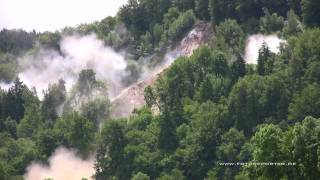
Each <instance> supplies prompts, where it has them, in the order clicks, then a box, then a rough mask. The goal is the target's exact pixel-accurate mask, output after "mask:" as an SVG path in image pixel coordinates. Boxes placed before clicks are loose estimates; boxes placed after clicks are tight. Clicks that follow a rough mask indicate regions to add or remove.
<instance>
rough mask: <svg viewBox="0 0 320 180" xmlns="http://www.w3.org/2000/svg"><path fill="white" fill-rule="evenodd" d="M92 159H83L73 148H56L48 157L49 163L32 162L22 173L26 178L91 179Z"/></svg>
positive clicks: (34, 179) (41, 179) (33, 179)
mask: <svg viewBox="0 0 320 180" xmlns="http://www.w3.org/2000/svg"><path fill="white" fill-rule="evenodd" d="M93 174H94V159H93V158H90V159H89V160H83V159H81V158H79V157H77V156H76V154H75V152H74V151H73V150H69V149H66V148H63V147H60V148H58V149H57V150H56V151H55V152H54V154H53V155H52V156H51V157H50V159H49V165H44V164H41V163H35V162H34V163H32V164H31V165H29V167H28V168H27V172H26V174H25V175H24V178H25V179H26V180H44V179H48V178H50V179H54V180H81V179H82V178H86V179H92V178H91V177H92V175H93Z"/></svg>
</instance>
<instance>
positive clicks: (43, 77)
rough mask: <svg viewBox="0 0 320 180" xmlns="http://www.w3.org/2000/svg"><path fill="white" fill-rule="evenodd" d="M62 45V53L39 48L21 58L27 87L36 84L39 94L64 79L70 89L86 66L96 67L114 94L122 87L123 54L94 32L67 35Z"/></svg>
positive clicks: (110, 94)
mask: <svg viewBox="0 0 320 180" xmlns="http://www.w3.org/2000/svg"><path fill="white" fill-rule="evenodd" d="M60 46H61V53H59V52H57V51H54V50H47V49H40V50H39V52H37V53H33V54H31V55H30V54H29V55H26V56H24V57H23V58H21V59H20V60H19V63H20V66H22V69H23V71H22V72H21V73H20V74H19V77H20V79H21V80H22V81H23V82H24V83H25V84H27V86H28V87H35V88H36V89H37V92H38V95H39V96H40V97H41V95H42V90H45V89H47V88H48V85H49V84H52V83H56V82H57V81H58V80H59V79H61V78H62V79H64V80H65V81H66V88H67V90H70V88H71V87H72V85H73V84H75V82H76V81H77V79H78V75H79V73H80V71H81V70H83V69H93V70H94V72H95V73H96V77H97V79H98V80H102V81H105V82H107V86H108V93H109V96H111V97H112V96H115V95H116V94H118V92H119V91H120V90H121V89H122V88H123V85H122V84H121V79H122V78H123V77H124V76H125V73H126V72H125V68H126V65H127V62H126V61H125V59H124V57H123V56H122V55H121V54H119V53H117V52H115V51H114V50H113V49H111V48H109V47H106V46H104V44H103V42H102V41H101V40H99V39H97V37H96V36H95V35H88V36H79V35H73V36H68V37H64V38H63V40H62V41H61V43H60Z"/></svg>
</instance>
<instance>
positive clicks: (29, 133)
mask: <svg viewBox="0 0 320 180" xmlns="http://www.w3.org/2000/svg"><path fill="white" fill-rule="evenodd" d="M42 126H43V122H42V119H41V114H40V108H39V107H38V106H37V105H31V106H29V107H28V108H27V109H26V112H25V115H24V117H23V119H22V120H21V122H20V123H19V125H18V126H17V134H18V137H20V138H32V137H34V136H35V135H36V133H38V131H39V129H40V128H42Z"/></svg>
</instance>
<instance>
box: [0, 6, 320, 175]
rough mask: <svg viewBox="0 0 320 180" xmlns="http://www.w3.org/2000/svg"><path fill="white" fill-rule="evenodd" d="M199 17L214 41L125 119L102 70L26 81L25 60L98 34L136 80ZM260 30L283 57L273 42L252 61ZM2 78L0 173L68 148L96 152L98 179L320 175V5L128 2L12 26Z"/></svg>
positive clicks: (5, 38)
mask: <svg viewBox="0 0 320 180" xmlns="http://www.w3.org/2000/svg"><path fill="white" fill-rule="evenodd" d="M198 22H205V23H208V24H210V28H211V30H212V32H213V33H211V36H210V37H209V40H208V42H207V43H206V44H205V45H203V46H202V47H200V48H198V49H197V50H195V51H194V52H193V54H192V55H191V56H190V57H179V58H177V59H176V60H175V61H174V62H173V64H172V65H171V66H170V67H169V68H168V69H166V70H165V71H164V72H163V73H162V74H161V77H160V78H159V79H157V80H156V82H155V84H154V85H153V86H148V87H146V88H145V90H144V97H145V102H146V106H145V107H143V108H141V109H135V110H134V112H133V114H132V115H131V116H130V117H127V118H111V117H110V112H112V111H113V109H112V108H113V107H112V105H111V102H110V100H109V99H110V97H109V96H108V94H106V92H107V91H108V90H110V89H112V87H110V84H112V83H110V82H105V81H103V80H101V79H99V77H98V76H97V75H99V73H100V74H101V72H95V71H94V69H90V68H87V69H82V70H81V71H80V73H79V74H76V75H75V76H76V77H77V78H76V79H75V80H74V84H73V85H72V87H66V83H68V82H69V81H70V80H69V79H60V80H59V81H57V82H56V83H50V84H49V86H48V87H46V90H44V91H43V92H39V90H38V89H36V88H33V87H28V86H27V85H26V84H25V82H23V81H22V80H21V79H20V78H19V74H20V73H21V72H23V71H24V69H23V68H24V67H23V66H21V64H23V63H28V62H25V61H22V59H24V58H22V57H25V56H28V57H32V58H29V59H33V60H34V61H33V62H32V63H33V66H32V67H37V61H39V64H40V62H41V63H42V61H40V59H41V57H42V56H41V53H44V51H43V49H49V50H50V52H54V53H51V54H50V55H51V56H52V57H53V56H54V57H55V56H58V57H59V58H62V59H63V58H64V59H67V60H68V59H72V58H73V57H72V55H73V54H71V55H70V54H67V53H66V52H68V51H67V50H66V47H64V44H63V43H61V41H62V42H64V41H63V39H65V37H68V36H69V35H74V34H77V35H78V36H86V35H92V34H95V35H94V37H96V38H97V39H98V40H99V42H100V41H101V42H102V44H103V45H99V46H98V49H102V50H103V51H104V52H106V53H107V54H108V53H111V54H112V53H122V54H123V56H124V58H125V59H126V62H127V63H126V67H125V71H126V74H125V75H124V76H123V78H120V80H121V85H122V86H124V87H127V86H129V85H130V84H132V83H134V82H137V81H138V80H139V78H140V76H141V74H142V73H143V71H144V69H145V67H148V68H150V67H152V66H156V65H157V64H159V63H161V60H163V59H164V56H165V54H166V52H168V51H170V50H171V49H172V48H174V47H175V46H176V44H177V43H178V42H180V41H181V39H182V38H183V37H184V36H185V35H186V34H187V33H188V32H189V31H190V30H191V29H192V28H193V27H194V25H195V24H197V23H198ZM252 34H264V35H271V34H272V35H276V36H278V37H279V38H281V39H282V40H283V41H282V42H283V43H282V44H281V46H280V52H279V53H273V52H272V51H271V50H270V47H268V45H267V43H264V44H263V45H262V47H261V48H260V49H259V55H258V59H257V64H248V63H246V61H245V48H246V39H247V38H248V37H249V36H250V35H252ZM71 40H72V39H71ZM85 42H87V41H85ZM88 42H91V41H88ZM100 46H101V47H100ZM102 46H108V47H111V48H113V49H114V50H115V51H114V52H113V51H109V50H107V51H106V49H104V48H102ZM39 52H40V53H39ZM36 54H40V56H37V55H36ZM80 55H81V54H80ZM65 56H66V57H65ZM69 56H70V57H69ZM90 57H91V56H90ZM99 57H100V56H99ZM101 57H104V56H101ZM113 57H114V58H115V59H117V58H118V59H120V60H121V58H119V57H118V56H113ZM53 59H54V58H53ZM120 60H119V62H120ZM22 62H23V63H22ZM96 62H99V61H95V63H96ZM42 65H43V64H41V65H39V66H40V67H41V68H42V67H43V66H42ZM55 65H56V64H55ZM58 65H59V64H58ZM92 66H93V67H96V66H99V63H97V65H92ZM101 66H102V67H109V66H106V65H101ZM68 70H69V69H68ZM105 71H108V70H107V69H106V70H105ZM61 73H63V72H61ZM108 75H109V74H108ZM110 76H111V75H110ZM57 78H58V77H57ZM106 79H107V80H108V79H109V77H108V78H106ZM110 79H111V78H110ZM115 79H116V80H117V79H119V78H117V77H112V80H115ZM72 80H73V79H72ZM0 82H1V86H2V88H0V139H1V140H0V180H2V179H3V180H11V179H12V180H19V179H24V178H26V175H25V174H26V173H27V171H28V169H27V167H28V166H29V165H30V163H32V162H42V163H43V164H46V163H48V161H49V158H50V156H52V155H53V153H54V152H55V150H56V149H57V148H59V147H66V148H70V149H74V150H75V151H76V152H77V155H78V156H79V157H81V158H82V159H87V158H91V156H92V155H94V157H95V160H94V171H95V173H94V174H93V176H92V178H94V179H97V180H105V179H112V180H116V179H119V180H128V179H132V180H149V179H157V180H184V179H185V180H198V179H199V180H201V179H207V180H214V179H225V180H229V179H237V180H242V179H252V180H255V179H261V180H262V179H274V180H278V179H288V180H289V179H290V180H291V179H297V180H299V179H314V180H317V179H320V1H319V0H259V1H257V0H234V1H232V0H129V1H128V3H127V4H126V5H124V6H123V7H121V8H120V10H119V12H118V14H117V15H116V16H115V17H106V18H105V19H103V20H101V21H97V22H94V23H91V24H82V25H79V26H77V27H66V28H64V29H62V30H60V31H56V32H43V33H39V32H36V31H33V32H25V31H24V30H6V29H3V30H1V31H0ZM10 83H11V84H10ZM119 83H120V82H119ZM122 86H121V87H122ZM37 91H38V92H37ZM39 93H40V94H42V97H40V96H39ZM261 163H262V164H261ZM270 163H271V164H270ZM46 178H48V179H51V178H52V177H46ZM86 178H88V177H86Z"/></svg>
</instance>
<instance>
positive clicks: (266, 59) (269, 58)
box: [257, 42, 274, 75]
mask: <svg viewBox="0 0 320 180" xmlns="http://www.w3.org/2000/svg"><path fill="white" fill-rule="evenodd" d="M273 67H274V57H273V53H272V52H271V51H270V50H269V47H268V45H267V44H266V43H265V42H264V43H263V44H262V47H261V48H260V49H259V56H258V66H257V71H258V74H259V75H268V74H270V73H272V71H273Z"/></svg>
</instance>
